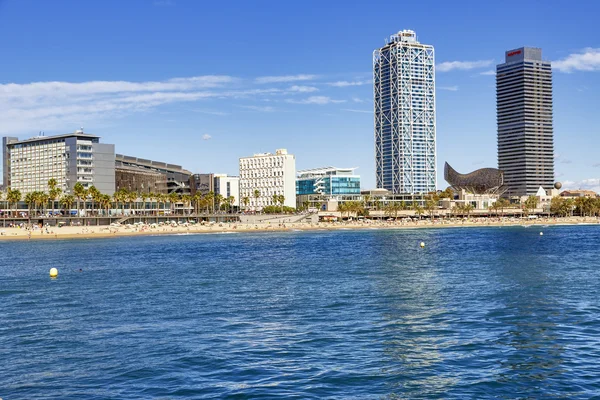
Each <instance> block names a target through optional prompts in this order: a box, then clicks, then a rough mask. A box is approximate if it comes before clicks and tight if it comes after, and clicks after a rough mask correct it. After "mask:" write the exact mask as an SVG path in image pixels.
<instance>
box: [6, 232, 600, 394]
mask: <svg viewBox="0 0 600 400" xmlns="http://www.w3.org/2000/svg"><path fill="white" fill-rule="evenodd" d="M540 229H542V230H543V231H544V235H543V236H540V234H539V232H540ZM421 241H423V242H425V243H426V247H425V248H424V249H421V248H420V247H419V242H421ZM599 244H600V227H598V226H573V227H544V228H539V227H537V228H536V227H532V228H523V227H515V228H470V229H421V230H389V231H384V230H364V231H337V232H333V231H319V232H284V233H247V234H244V233H242V234H230V235H224V234H204V235H188V236H160V237H137V238H131V237H130V238H114V239H96V240H72V241H23V242H0V307H1V308H0V397H2V398H4V400H13V399H105V398H115V399H148V398H162V399H172V398H182V399H187V398H190V399H193V398H240V399H241V398H261V399H264V398H302V399H304V398H314V399H322V398H339V399H348V398H357V399H365V398H367V399H368V398H371V399H380V398H389V399H404V398H406V399H417V398H450V399H465V398H478V399H485V398H500V399H503V398H506V399H513V398H531V399H541V398H569V399H571V398H581V399H584V398H586V399H587V398H591V397H593V396H596V395H598V394H600V290H599V288H600V259H599V257H598V255H599V251H598V249H599ZM51 267H57V268H58V269H59V277H58V278H57V279H54V280H53V279H50V278H49V276H48V271H49V269H50V268H51ZM80 268H81V269H82V272H80V271H79V269H80Z"/></svg>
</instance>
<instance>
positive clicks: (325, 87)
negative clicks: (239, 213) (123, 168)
mask: <svg viewBox="0 0 600 400" xmlns="http://www.w3.org/2000/svg"><path fill="white" fill-rule="evenodd" d="M598 15H600V2H598V1H592V0H588V1H585V0H582V1H577V2H572V1H570V2H567V1H551V0H547V1H526V0H521V1H511V0H508V1H502V2H487V1H485V2H483V1H453V2H445V1H429V2H428V1H418V2H417V1H415V2H390V1H373V0H372V1H349V0H345V1H335V0H332V1H326V2H324V1H308V0H307V1H297V2H293V1H263V0H256V1H251V2H248V1H235V0H231V1H228V2H216V1H194V0H186V1H184V0H130V1H116V0H103V1H69V0H55V1H42V0H37V1H33V0H0V61H1V62H0V135H1V136H17V137H19V138H20V139H26V138H29V137H32V136H36V135H38V134H39V132H44V133H45V135H47V136H49V135H54V134H63V133H68V132H74V131H75V130H77V129H79V128H80V127H84V130H85V132H88V133H93V134H96V135H99V136H101V141H102V142H104V143H114V144H115V145H116V152H117V153H119V154H126V155H131V156H136V157H141V158H146V159H153V160H157V161H164V162H168V163H172V164H179V165H182V166H183V167H184V168H186V169H188V170H190V171H192V172H194V173H207V172H214V173H227V174H230V175H237V174H238V160H239V158H240V157H247V156H250V155H252V154H255V153H264V152H275V150H276V149H280V148H286V149H288V152H290V153H291V154H294V155H295V156H296V168H297V169H298V170H301V169H308V168H317V167H324V166H336V167H343V168H346V167H358V169H357V170H356V173H357V174H360V175H361V181H362V184H361V186H362V187H363V188H364V189H370V188H374V186H375V161H374V133H373V84H372V75H373V73H372V54H373V50H375V49H376V48H378V47H381V46H383V45H384V44H385V41H386V39H388V38H389V37H390V35H392V34H394V33H396V32H398V31H401V30H404V29H411V30H414V31H415V32H416V34H417V37H418V40H419V41H420V42H421V43H426V44H431V45H433V46H434V48H435V59H436V96H437V97H436V113H437V115H436V118H437V121H436V123H437V169H438V174H437V175H438V183H437V186H438V188H439V189H444V188H445V187H447V183H446V182H445V181H444V179H443V166H444V162H445V161H448V162H449V163H450V164H451V165H452V166H453V167H454V168H455V169H456V170H457V171H459V172H463V173H466V172H470V171H472V170H474V169H478V168H483V167H496V166H497V154H496V109H495V107H496V104H495V76H494V70H495V65H496V64H499V63H502V62H503V61H504V60H503V58H504V52H505V51H506V50H509V49H514V48H517V47H521V46H532V47H541V48H542V56H543V58H544V59H546V60H550V61H552V64H553V85H554V93H553V94H554V142H555V157H556V162H555V175H556V180H557V181H561V182H562V183H563V186H564V187H565V188H570V189H578V188H581V189H592V190H596V191H600V157H599V156H598V154H599V151H598V150H599V149H600V127H599V126H600V125H599V124H598V119H597V115H598V111H600V96H599V93H600V30H599V28H598V25H597V16H598Z"/></svg>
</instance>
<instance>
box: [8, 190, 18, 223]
mask: <svg viewBox="0 0 600 400" xmlns="http://www.w3.org/2000/svg"><path fill="white" fill-rule="evenodd" d="M21 197H22V195H21V192H20V191H19V190H18V189H16V190H12V189H11V188H8V192H7V193H6V201H7V202H8V207H9V208H10V205H11V204H13V205H14V206H15V209H16V208H17V207H18V205H19V201H21ZM16 212H17V211H16V210H15V214H16ZM13 216H14V215H13Z"/></svg>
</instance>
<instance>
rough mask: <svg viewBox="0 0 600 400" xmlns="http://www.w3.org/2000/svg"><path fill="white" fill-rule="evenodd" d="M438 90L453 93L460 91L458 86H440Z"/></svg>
mask: <svg viewBox="0 0 600 400" xmlns="http://www.w3.org/2000/svg"><path fill="white" fill-rule="evenodd" d="M438 89H440V90H449V91H451V92H456V91H457V90H458V86H456V85H454V86H438Z"/></svg>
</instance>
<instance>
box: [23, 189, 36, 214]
mask: <svg viewBox="0 0 600 400" xmlns="http://www.w3.org/2000/svg"><path fill="white" fill-rule="evenodd" d="M35 200H36V192H29V193H27V194H26V195H25V204H27V212H28V214H29V215H31V211H32V209H31V206H34V207H35Z"/></svg>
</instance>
